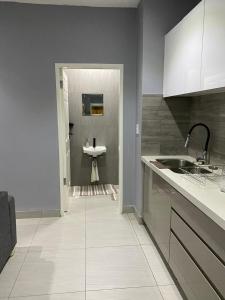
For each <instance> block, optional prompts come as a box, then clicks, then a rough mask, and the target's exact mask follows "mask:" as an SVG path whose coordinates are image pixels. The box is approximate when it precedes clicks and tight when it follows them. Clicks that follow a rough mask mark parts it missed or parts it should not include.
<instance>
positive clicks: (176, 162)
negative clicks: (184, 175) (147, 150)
mask: <svg viewBox="0 0 225 300" xmlns="http://www.w3.org/2000/svg"><path fill="white" fill-rule="evenodd" d="M156 161H158V162H160V163H161V164H162V165H164V166H166V167H168V169H171V168H185V167H194V166H195V164H194V163H192V162H190V161H188V160H185V159H175V158H165V159H157V160H156Z"/></svg>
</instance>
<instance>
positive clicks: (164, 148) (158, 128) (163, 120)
mask: <svg viewBox="0 0 225 300" xmlns="http://www.w3.org/2000/svg"><path fill="white" fill-rule="evenodd" d="M189 124H190V99H189V100H188V99H187V98H176V99H175V98H174V99H169V100H165V99H163V97H162V96H144V97H143V110H142V155H159V154H162V155H170V154H187V150H186V149H185V148H184V143H185V139H186V136H187V132H188V129H189Z"/></svg>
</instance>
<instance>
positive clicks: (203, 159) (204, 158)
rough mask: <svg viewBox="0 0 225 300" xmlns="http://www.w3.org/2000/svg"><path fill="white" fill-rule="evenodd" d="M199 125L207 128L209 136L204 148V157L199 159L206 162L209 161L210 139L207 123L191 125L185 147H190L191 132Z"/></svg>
mask: <svg viewBox="0 0 225 300" xmlns="http://www.w3.org/2000/svg"><path fill="white" fill-rule="evenodd" d="M198 126H202V127H204V128H205V129H206V131H207V138H206V142H205V146H204V149H203V157H202V158H201V159H199V160H202V161H204V163H207V153H208V147H209V140H210V130H209V127H208V126H207V125H205V124H204V123H197V124H195V125H193V126H192V127H191V129H190V130H189V132H188V135H187V139H186V142H185V145H184V147H185V148H188V145H189V142H190V137H191V133H192V131H193V130H194V129H195V128H196V127H198ZM197 160H198V159H197Z"/></svg>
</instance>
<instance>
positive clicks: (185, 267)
mask: <svg viewBox="0 0 225 300" xmlns="http://www.w3.org/2000/svg"><path fill="white" fill-rule="evenodd" d="M169 265H170V267H171V269H172V271H173V273H174V275H175V277H176V278H177V280H178V282H179V284H180V286H181V288H182V289H183V291H184V293H185V295H186V296H187V299H188V300H219V299H221V298H220V297H219V296H218V295H217V293H216V292H215V290H214V289H213V288H212V286H211V285H210V283H209V282H208V281H207V279H206V278H205V277H204V275H203V274H202V272H201V271H200V270H199V268H198V267H197V266H196V264H195V263H194V262H193V260H192V259H191V258H190V256H189V255H188V253H187V252H186V251H185V249H184V248H183V246H182V245H181V244H180V242H179V241H178V239H177V238H176V237H175V235H174V234H171V239H170V259H169Z"/></svg>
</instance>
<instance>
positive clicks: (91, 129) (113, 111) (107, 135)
mask: <svg viewBox="0 0 225 300" xmlns="http://www.w3.org/2000/svg"><path fill="white" fill-rule="evenodd" d="M93 72H95V73H93ZM93 74H94V75H93ZM67 75H68V79H69V103H70V121H71V122H73V123H74V128H73V136H72V137H71V181H72V185H88V184H90V177H91V157H88V156H87V155H84V154H83V152H82V147H83V145H85V143H86V141H87V139H89V143H90V144H92V140H93V137H95V138H96V140H97V145H105V146H106V147H107V153H106V154H105V155H104V156H103V157H99V158H98V164H99V176H100V183H112V184H118V165H119V164H118V161H119V152H118V139H119V122H118V115H119V113H118V111H119V101H118V100H119V89H118V76H117V75H118V72H117V71H115V70H114V71H110V70H96V71H93V70H86V72H85V71H84V70H68V71H67ZM99 82H101V84H99ZM93 91H94V92H93ZM82 93H102V94H104V100H103V101H104V116H101V117H87V116H86V117H85V116H82ZM112 170H113V171H112Z"/></svg>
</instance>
